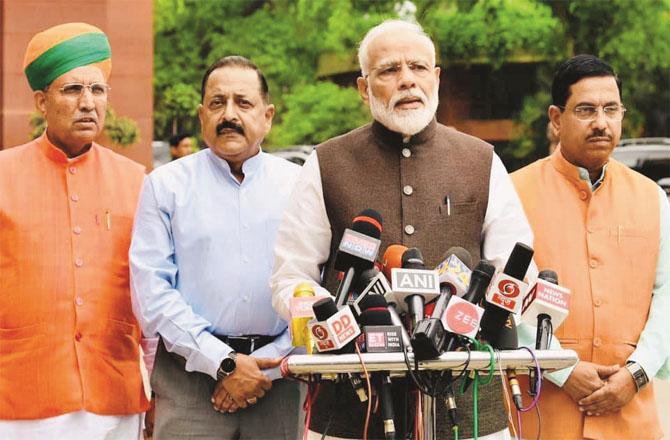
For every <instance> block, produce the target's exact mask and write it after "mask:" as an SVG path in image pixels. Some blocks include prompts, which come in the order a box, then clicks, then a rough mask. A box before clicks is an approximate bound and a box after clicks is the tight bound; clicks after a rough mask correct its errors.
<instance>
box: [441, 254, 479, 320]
mask: <svg viewBox="0 0 670 440" xmlns="http://www.w3.org/2000/svg"><path fill="white" fill-rule="evenodd" d="M435 270H436V271H437V275H438V276H439V277H440V288H442V285H443V284H446V286H445V287H448V288H449V289H450V290H451V294H452V295H458V296H463V294H465V292H466V291H467V290H468V285H469V284H470V275H471V274H472V255H470V252H468V251H467V250H466V249H463V248H462V247H460V246H454V247H452V248H449V250H447V252H446V253H445V258H444V261H442V262H441V263H440V264H438V266H437V267H436V268H435ZM438 301H439V299H438ZM443 312H444V310H443Z"/></svg>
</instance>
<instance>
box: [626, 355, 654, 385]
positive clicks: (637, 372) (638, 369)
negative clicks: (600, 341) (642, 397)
mask: <svg viewBox="0 0 670 440" xmlns="http://www.w3.org/2000/svg"><path fill="white" fill-rule="evenodd" d="M626 369H627V370H628V372H629V373H630V374H631V375H632V376H633V381H634V382H635V388H637V391H640V390H641V389H642V388H644V387H645V386H646V385H647V384H648V383H649V378H648V377H647V373H645V372H644V369H643V368H642V366H641V365H640V364H638V363H637V362H635V361H628V362H626Z"/></svg>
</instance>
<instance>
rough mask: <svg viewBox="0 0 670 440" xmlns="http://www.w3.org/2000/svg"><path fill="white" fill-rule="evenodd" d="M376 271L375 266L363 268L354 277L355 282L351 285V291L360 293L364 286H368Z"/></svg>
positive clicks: (377, 271)
mask: <svg viewBox="0 0 670 440" xmlns="http://www.w3.org/2000/svg"><path fill="white" fill-rule="evenodd" d="M378 273H379V269H377V268H376V267H372V268H370V269H365V270H364V271H363V272H361V274H360V276H358V278H357V279H356V282H355V284H354V286H353V291H354V292H357V293H361V292H362V291H363V290H365V288H366V287H368V284H370V282H371V281H372V280H373V279H374V277H376V276H377V274H378Z"/></svg>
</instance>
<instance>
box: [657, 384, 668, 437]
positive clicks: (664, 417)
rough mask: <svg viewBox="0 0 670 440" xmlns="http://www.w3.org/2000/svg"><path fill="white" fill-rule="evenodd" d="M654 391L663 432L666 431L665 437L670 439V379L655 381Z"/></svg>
mask: <svg viewBox="0 0 670 440" xmlns="http://www.w3.org/2000/svg"><path fill="white" fill-rule="evenodd" d="M654 391H655V392H656V402H657V404H658V414H659V416H660V417H661V423H662V424H663V432H665V438H666V439H670V380H656V381H654Z"/></svg>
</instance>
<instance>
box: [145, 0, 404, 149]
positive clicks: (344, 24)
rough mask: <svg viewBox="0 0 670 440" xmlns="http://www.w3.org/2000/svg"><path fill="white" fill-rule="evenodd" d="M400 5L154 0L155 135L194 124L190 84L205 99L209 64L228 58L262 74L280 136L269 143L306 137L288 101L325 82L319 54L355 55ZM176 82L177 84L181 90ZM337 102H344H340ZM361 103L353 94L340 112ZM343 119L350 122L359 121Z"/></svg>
mask: <svg viewBox="0 0 670 440" xmlns="http://www.w3.org/2000/svg"><path fill="white" fill-rule="evenodd" d="M395 4H396V2H395V1H394V0H379V1H374V2H370V1H365V0H350V1H341V0H294V1H286V0H280V1H264V0H257V1H250V0H227V1H224V2H220V1H197V0H156V2H155V7H154V10H155V23H156V25H155V61H154V91H155V93H154V99H155V102H154V122H155V124H154V133H155V134H154V135H155V137H156V138H158V139H166V138H167V137H169V136H170V135H172V134H174V133H176V132H178V131H182V130H184V128H185V127H186V128H189V129H190V128H191V127H195V122H194V121H195V119H196V118H195V116H194V115H195V113H194V108H189V106H191V105H192V106H193V107H197V103H195V102H192V97H193V96H194V95H193V93H191V92H188V91H187V90H186V87H189V86H190V87H194V90H196V91H197V92H198V102H199V99H200V98H199V87H200V83H201V81H202V75H203V74H204V72H205V71H206V70H207V67H208V66H209V65H210V64H211V63H212V62H214V61H216V60H217V59H219V58H221V57H224V56H226V55H242V56H245V57H247V58H249V59H251V60H252V61H253V62H254V63H255V64H256V65H258V67H259V68H260V69H261V70H262V71H263V73H264V74H265V76H266V78H267V80H268V85H269V87H270V98H271V101H272V102H273V103H274V104H275V106H276V107H277V115H276V117H275V126H274V128H273V132H274V131H278V132H281V134H279V133H277V134H275V133H272V134H271V137H270V138H269V139H268V140H267V142H266V143H268V144H273V143H275V142H277V143H278V142H280V139H281V140H283V141H282V143H283V142H284V141H285V140H287V139H302V138H305V135H304V133H299V132H296V133H293V134H291V131H292V130H293V129H292V128H291V127H292V126H298V125H300V124H298V125H295V124H294V123H293V122H291V123H290V124H289V123H288V122H285V119H287V117H288V115H287V114H285V113H286V112H287V111H289V110H290V111H291V115H292V117H291V118H292V120H293V121H295V120H299V119H300V117H299V116H298V114H297V112H298V111H299V109H300V108H301V107H300V105H301V104H299V103H296V102H295V101H294V102H293V103H292V105H291V107H289V105H288V102H286V100H287V99H288V97H295V96H300V95H305V91H304V90H311V89H309V88H307V89H304V88H305V87H306V86H308V85H313V84H315V83H316V82H317V81H319V78H318V74H317V70H318V66H319V60H320V57H321V55H323V54H325V53H335V54H344V55H346V56H349V57H350V56H352V55H353V54H354V53H355V50H356V45H357V44H358V41H359V40H360V39H361V38H362V36H363V35H364V34H365V32H366V31H367V30H368V29H369V28H370V27H371V26H373V25H375V24H377V23H379V22H380V21H382V20H383V19H384V18H389V17H393V16H395V15H394V14H395V13H394V6H395ZM175 84H176V85H179V88H178V89H177V90H175ZM334 93H335V96H340V95H341V93H340V92H334ZM326 101H327V100H326ZM337 102H338V103H342V100H339V98H338V101H337ZM359 103H360V98H358V97H355V100H354V103H352V104H347V105H348V106H347V107H341V108H340V109H339V111H336V112H335V113H336V114H337V113H344V111H343V110H344V109H345V108H346V109H347V110H348V109H350V108H351V106H352V105H354V104H355V105H356V106H359V105H360V104H359ZM322 105H326V103H325V102H324V103H322ZM329 108H331V109H332V108H333V107H332V106H330V107H329ZM354 114H358V113H354ZM304 116H306V117H307V120H312V121H314V122H315V121H316V120H317V119H316V118H311V116H310V115H304ZM338 121H341V123H342V124H351V123H354V122H355V121H358V119H356V118H354V117H351V118H348V119H347V118H338ZM315 123H316V122H315ZM338 123H339V122H338ZM316 125H320V124H316ZM352 128H355V125H353V126H352V125H342V126H338V127H332V130H334V131H336V132H338V133H342V132H345V131H347V130H350V129H352ZM329 130H330V127H329ZM329 132H330V131H329ZM310 138H312V139H317V138H319V139H321V138H323V135H321V134H320V133H314V134H312V135H311V136H310Z"/></svg>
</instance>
